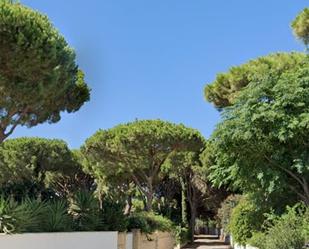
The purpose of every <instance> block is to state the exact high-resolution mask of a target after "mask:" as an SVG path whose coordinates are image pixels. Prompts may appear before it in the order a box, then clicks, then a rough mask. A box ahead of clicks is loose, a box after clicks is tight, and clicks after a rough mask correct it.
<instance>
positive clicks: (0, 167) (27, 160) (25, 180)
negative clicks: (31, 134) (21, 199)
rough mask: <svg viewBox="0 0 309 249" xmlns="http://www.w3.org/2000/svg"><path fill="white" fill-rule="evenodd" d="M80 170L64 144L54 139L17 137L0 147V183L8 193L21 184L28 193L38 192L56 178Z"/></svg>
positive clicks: (24, 191)
mask: <svg viewBox="0 0 309 249" xmlns="http://www.w3.org/2000/svg"><path fill="white" fill-rule="evenodd" d="M75 172H80V168H79V165H78V163H77V162H76V161H75V159H74V157H73V155H72V152H71V151H70V150H69V148H68V146H67V144H66V143H65V142H63V141H61V140H57V139H53V140H51V139H44V138H17V139H9V140H7V141H5V142H4V143H2V144H1V146H0V186H1V188H2V190H6V191H7V193H8V194H13V195H14V192H15V191H16V189H15V187H16V186H21V187H22V189H20V191H22V192H23V193H25V194H29V195H36V194H38V195H40V194H41V193H42V192H43V191H45V190H46V189H47V188H48V185H49V184H53V183H55V179H56V176H57V178H58V177H60V175H61V176H64V175H67V176H68V175H73V174H77V173H75Z"/></svg>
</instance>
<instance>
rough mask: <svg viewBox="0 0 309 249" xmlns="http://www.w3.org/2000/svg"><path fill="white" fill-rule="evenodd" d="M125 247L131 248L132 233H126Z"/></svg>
mask: <svg viewBox="0 0 309 249" xmlns="http://www.w3.org/2000/svg"><path fill="white" fill-rule="evenodd" d="M126 249H133V234H132V233H127V238H126Z"/></svg>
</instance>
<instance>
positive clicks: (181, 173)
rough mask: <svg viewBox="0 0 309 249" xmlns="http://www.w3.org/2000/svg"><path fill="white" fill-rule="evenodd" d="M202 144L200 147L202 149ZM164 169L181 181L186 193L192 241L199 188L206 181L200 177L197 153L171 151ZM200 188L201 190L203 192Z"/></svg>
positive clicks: (204, 185) (192, 239)
mask: <svg viewBox="0 0 309 249" xmlns="http://www.w3.org/2000/svg"><path fill="white" fill-rule="evenodd" d="M203 148H204V145H202V146H201V147H200V151H202V150H203ZM165 166H166V167H165V169H166V170H167V172H168V173H169V175H170V177H171V178H174V179H176V180H177V181H179V182H180V183H181V186H182V188H183V189H182V191H184V193H185V194H186V200H187V201H188V203H189V207H190V216H189V217H190V222H189V226H190V234H191V241H194V230H195V220H196V217H197V208H198V200H199V199H198V197H201V195H199V194H200V191H199V190H201V189H203V190H205V189H204V188H205V187H206V185H207V184H206V182H205V181H203V179H202V178H201V177H200V172H201V171H202V169H201V166H202V165H201V163H200V161H199V153H196V152H187V151H183V152H175V153H173V154H172V155H171V156H170V157H169V159H168V160H167V163H166V165H165ZM203 190H202V192H203Z"/></svg>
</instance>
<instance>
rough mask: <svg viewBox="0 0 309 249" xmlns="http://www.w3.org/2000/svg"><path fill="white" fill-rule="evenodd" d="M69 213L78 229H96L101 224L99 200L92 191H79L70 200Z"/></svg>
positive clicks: (75, 227)
mask: <svg viewBox="0 0 309 249" xmlns="http://www.w3.org/2000/svg"><path fill="white" fill-rule="evenodd" d="M69 213H70V214H71V215H72V216H73V221H74V229H75V230H77V231H95V230H97V229H98V228H99V227H100V225H101V219H100V217H99V202H98V200H97V199H96V198H95V197H94V195H93V193H91V192H88V191H79V192H77V193H76V194H75V195H74V196H73V198H72V199H71V201H70V206H69Z"/></svg>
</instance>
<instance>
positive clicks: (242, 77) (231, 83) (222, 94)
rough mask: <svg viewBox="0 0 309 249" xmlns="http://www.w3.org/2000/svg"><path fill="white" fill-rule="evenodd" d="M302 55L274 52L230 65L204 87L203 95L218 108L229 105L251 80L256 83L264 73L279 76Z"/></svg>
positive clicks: (301, 61)
mask: <svg viewBox="0 0 309 249" xmlns="http://www.w3.org/2000/svg"><path fill="white" fill-rule="evenodd" d="M304 57H305V55H304V54H301V53H276V54H271V55H267V56H264V57H260V58H257V59H255V60H251V61H249V62H248V63H245V64H243V65H241V66H236V67H232V68H231V69H230V70H229V71H228V72H227V73H220V74H218V75H217V77H216V79H215V81H214V82H212V83H211V84H209V85H207V86H206V87H205V97H206V99H207V101H209V102H212V103H213V104H214V105H215V106H216V107H218V108H224V107H227V106H231V105H233V104H234V103H235V101H236V100H237V97H238V96H239V93H240V92H241V91H242V90H243V89H245V88H246V87H247V86H248V85H249V84H250V83H251V82H255V83H258V82H259V81H260V80H263V79H264V76H265V75H269V74H272V75H273V76H276V77H279V76H280V75H282V74H284V73H285V72H287V71H288V70H293V69H294V70H296V69H297V68H298V67H299V66H300V65H302V63H303V60H304Z"/></svg>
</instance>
